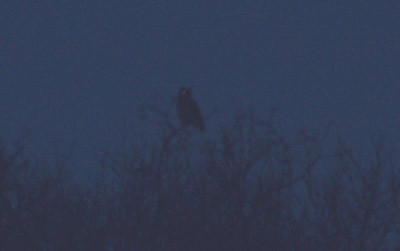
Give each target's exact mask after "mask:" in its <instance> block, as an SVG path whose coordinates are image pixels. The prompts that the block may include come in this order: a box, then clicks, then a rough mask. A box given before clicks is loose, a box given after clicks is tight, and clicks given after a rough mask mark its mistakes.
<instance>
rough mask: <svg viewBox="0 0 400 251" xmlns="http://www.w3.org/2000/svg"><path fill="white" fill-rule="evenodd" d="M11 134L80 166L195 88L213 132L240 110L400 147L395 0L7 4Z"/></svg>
mask: <svg viewBox="0 0 400 251" xmlns="http://www.w3.org/2000/svg"><path fill="white" fill-rule="evenodd" d="M0 31H1V36H0V46H1V47H0V48H1V50H0V135H1V136H2V137H3V138H4V139H5V140H6V141H11V140H13V139H15V138H17V136H18V135H21V134H22V132H23V131H24V129H25V128H27V129H29V130H30V131H31V132H32V137H31V144H32V147H33V149H34V151H35V152H37V154H38V155H40V156H48V154H49V151H51V149H52V147H53V145H54V143H55V142H59V143H61V144H63V145H69V144H71V143H72V142H74V141H75V157H74V161H73V163H74V165H75V166H76V168H80V167H79V166H82V165H87V164H88V163H91V161H92V160H93V159H94V157H93V150H94V148H97V147H99V146H106V145H108V144H114V143H116V141H117V140H116V138H117V136H118V135H119V134H118V129H117V125H118V124H119V125H120V124H122V123H123V121H124V120H125V121H126V123H127V125H128V127H129V128H130V129H129V130H131V131H132V132H133V133H132V134H135V132H139V131H140V130H141V129H140V128H143V126H146V125H144V124H143V121H142V120H139V119H138V106H139V105H140V104H142V103H150V104H156V105H158V106H161V107H165V106H167V105H168V104H169V103H170V101H171V99H172V97H173V96H174V95H176V93H177V90H178V88H179V87H180V86H181V85H186V86H192V87H193V95H194V98H195V99H196V100H197V101H198V103H199V105H200V107H201V108H202V110H203V113H205V114H210V113H211V112H212V110H213V107H214V106H217V107H218V111H217V113H216V114H215V115H214V116H213V117H211V118H209V119H208V120H207V121H206V127H207V128H206V130H207V129H208V131H207V132H206V135H207V137H213V136H215V135H216V134H215V131H213V130H214V129H217V128H218V127H219V124H221V123H226V124H229V119H230V116H231V115H232V114H233V108H232V104H233V102H235V103H236V104H237V105H243V106H245V105H247V104H250V103H251V104H253V105H254V107H255V108H256V109H257V112H258V113H259V114H261V115H263V114H267V113H268V110H269V108H270V107H272V106H274V107H277V108H278V111H277V120H278V121H279V123H278V124H279V126H280V127H281V128H282V130H287V131H290V130H292V129H293V130H294V129H295V130H300V129H301V128H306V129H310V130H313V129H314V128H316V127H318V126H319V125H321V124H324V123H325V124H326V123H327V122H329V121H335V129H334V133H335V134H340V135H342V136H344V137H346V138H349V139H351V140H352V141H354V142H355V143H363V142H364V140H365V139H368V136H369V135H371V134H376V133H384V134H386V135H387V136H388V137H389V138H392V139H394V140H395V141H396V140H398V139H400V133H399V128H400V113H399V107H400V2H398V1H345V2H343V1H232V0H231V1H191V0H187V1H151V0H146V1H54V0H52V1H8V0H5V1H2V3H1V8H0Z"/></svg>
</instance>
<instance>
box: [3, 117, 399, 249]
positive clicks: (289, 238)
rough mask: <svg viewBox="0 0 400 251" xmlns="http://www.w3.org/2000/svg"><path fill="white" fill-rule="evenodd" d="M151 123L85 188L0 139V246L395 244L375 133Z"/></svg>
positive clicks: (256, 123)
mask: <svg viewBox="0 0 400 251" xmlns="http://www.w3.org/2000/svg"><path fill="white" fill-rule="evenodd" d="M160 114H163V113H160ZM157 126H158V128H157V130H158V131H159V132H160V133H159V135H158V136H157V137H153V138H149V139H148V141H145V142H142V141H139V139H138V138H127V137H123V138H122V139H121V143H120V144H119V145H117V146H115V147H113V148H111V147H110V149H108V150H106V151H104V152H103V153H102V154H101V155H100V157H101V158H99V172H98V174H97V176H96V178H95V180H94V183H93V186H92V187H90V188H89V189H83V188H82V186H79V185H78V184H75V183H74V182H73V181H72V180H71V179H70V178H69V176H68V175H66V174H65V165H64V164H63V163H64V162H63V161H55V162H54V163H53V164H51V165H50V164H49V165H50V166H48V168H46V166H45V165H44V164H40V162H38V163H36V162H34V161H33V160H32V159H29V158H26V157H24V156H25V154H24V152H25V151H24V150H23V148H20V147H17V148H15V150H9V149H6V148H5V147H2V148H0V174H1V175H0V231H1V232H0V250H398V249H399V248H400V243H399V240H400V238H399V237H400V236H399V222H400V221H399V220H400V219H399V217H400V215H399V191H400V176H399V170H398V167H397V165H396V162H395V151H394V150H393V149H392V148H391V147H390V145H389V144H388V143H387V142H386V141H385V140H384V139H383V138H372V139H371V149H370V150H369V152H368V154H367V155H366V156H362V155H359V154H358V153H357V152H356V151H354V149H353V148H352V147H350V146H348V145H347V144H346V143H345V142H340V141H339V142H337V146H336V149H335V150H334V151H333V152H329V151H328V150H327V149H325V145H326V144H327V143H326V135H327V133H323V134H321V135H311V134H309V133H307V132H301V133H299V134H298V136H297V137H295V138H292V139H289V138H287V137H284V136H283V135H282V134H281V133H279V132H278V130H277V129H276V128H275V127H274V125H273V123H271V122H270V121H262V120H260V119H257V118H256V117H255V116H254V114H251V113H249V112H244V113H241V114H237V116H236V119H235V121H234V122H233V124H232V125H231V126H230V127H223V128H221V132H220V134H219V135H220V136H219V138H217V139H215V140H204V141H201V142H199V139H198V138H197V137H192V133H191V132H188V133H177V129H175V128H173V127H171V126H170V125H169V123H168V121H167V122H166V124H165V125H162V124H157ZM325 131H326V132H328V131H329V128H326V130H325ZM48 170H55V171H54V172H50V171H48Z"/></svg>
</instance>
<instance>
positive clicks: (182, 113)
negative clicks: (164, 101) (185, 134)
mask: <svg viewBox="0 0 400 251" xmlns="http://www.w3.org/2000/svg"><path fill="white" fill-rule="evenodd" d="M176 108H177V111H178V117H179V119H180V120H181V123H182V125H183V126H184V127H186V126H189V125H192V126H194V127H196V128H197V129H199V130H200V131H204V121H203V116H202V115H201V111H200V108H199V106H198V105H197V103H196V101H194V100H193V98H192V89H191V88H184V87H181V88H180V89H179V93H178V102H177V105H176Z"/></svg>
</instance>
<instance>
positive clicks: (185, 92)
mask: <svg viewBox="0 0 400 251" xmlns="http://www.w3.org/2000/svg"><path fill="white" fill-rule="evenodd" d="M179 96H181V97H185V98H191V97H192V88H185V87H183V86H182V87H181V88H180V89H179Z"/></svg>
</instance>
